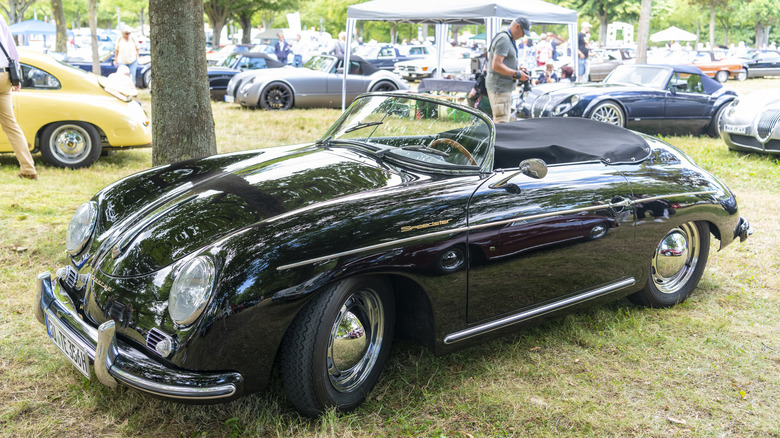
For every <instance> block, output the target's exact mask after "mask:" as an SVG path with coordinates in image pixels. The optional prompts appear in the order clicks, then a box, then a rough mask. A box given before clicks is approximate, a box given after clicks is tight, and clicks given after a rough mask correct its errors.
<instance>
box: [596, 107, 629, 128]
mask: <svg viewBox="0 0 780 438" xmlns="http://www.w3.org/2000/svg"><path fill="white" fill-rule="evenodd" d="M590 118H591V119H592V120H596V121H597V122H604V123H609V124H610V125H615V126H620V127H624V126H626V116H625V115H624V114H623V109H622V108H620V105H618V104H617V103H615V102H602V103H600V104H598V105H596V107H595V108H593V111H591V112H590Z"/></svg>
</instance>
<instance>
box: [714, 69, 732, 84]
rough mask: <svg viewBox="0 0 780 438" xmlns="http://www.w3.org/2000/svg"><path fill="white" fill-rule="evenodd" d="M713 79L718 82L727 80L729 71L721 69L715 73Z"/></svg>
mask: <svg viewBox="0 0 780 438" xmlns="http://www.w3.org/2000/svg"><path fill="white" fill-rule="evenodd" d="M715 80H716V81H718V82H726V81H727V80H729V72H727V71H725V70H721V71H719V72H717V73H715Z"/></svg>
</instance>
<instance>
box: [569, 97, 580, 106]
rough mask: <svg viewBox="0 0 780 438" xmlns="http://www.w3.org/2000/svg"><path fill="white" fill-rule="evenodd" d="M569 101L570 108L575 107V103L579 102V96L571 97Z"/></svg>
mask: <svg viewBox="0 0 780 438" xmlns="http://www.w3.org/2000/svg"><path fill="white" fill-rule="evenodd" d="M570 101H571V106H574V105H577V103H578V102H579V101H580V95H579V94H575V95H572V96H571V99H570Z"/></svg>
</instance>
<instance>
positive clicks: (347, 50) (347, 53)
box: [341, 18, 357, 112]
mask: <svg viewBox="0 0 780 438" xmlns="http://www.w3.org/2000/svg"><path fill="white" fill-rule="evenodd" d="M355 21H357V20H355V19H354V18H347V41H346V43H345V46H344V68H343V70H344V71H343V72H342V75H341V112H344V110H345V109H346V108H347V74H348V73H349V58H350V55H351V54H352V50H350V47H351V43H352V32H354V31H355Z"/></svg>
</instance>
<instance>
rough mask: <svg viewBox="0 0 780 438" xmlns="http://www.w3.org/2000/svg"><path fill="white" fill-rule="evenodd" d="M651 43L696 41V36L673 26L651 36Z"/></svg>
mask: <svg viewBox="0 0 780 438" xmlns="http://www.w3.org/2000/svg"><path fill="white" fill-rule="evenodd" d="M650 41H652V42H654V43H657V42H659V41H696V35H695V34H692V33H690V32H688V31H687V30H682V29H680V28H679V27H675V26H672V27H670V28H668V29H664V30H662V31H660V32H656V33H654V34H652V35H650Z"/></svg>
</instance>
